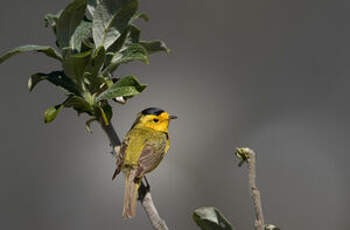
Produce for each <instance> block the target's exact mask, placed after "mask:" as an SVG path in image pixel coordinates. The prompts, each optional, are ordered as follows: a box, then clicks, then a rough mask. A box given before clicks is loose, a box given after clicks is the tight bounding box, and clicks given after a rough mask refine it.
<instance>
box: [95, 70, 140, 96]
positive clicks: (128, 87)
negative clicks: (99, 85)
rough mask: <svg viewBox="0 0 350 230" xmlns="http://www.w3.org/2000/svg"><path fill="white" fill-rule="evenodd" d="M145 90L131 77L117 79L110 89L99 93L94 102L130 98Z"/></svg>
mask: <svg viewBox="0 0 350 230" xmlns="http://www.w3.org/2000/svg"><path fill="white" fill-rule="evenodd" d="M145 88H146V85H142V84H140V83H139V81H138V80H137V79H136V78H135V77H134V76H132V75H130V76H126V77H123V78H121V79H119V80H118V81H117V82H116V83H114V84H113V85H112V87H111V88H109V89H107V90H105V91H104V92H103V93H101V94H100V95H99V96H98V97H97V98H96V100H97V101H101V100H105V99H113V98H116V97H132V96H135V95H137V94H139V93H141V92H142V91H143V90H144V89H145Z"/></svg>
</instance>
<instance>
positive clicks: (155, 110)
mask: <svg viewBox="0 0 350 230" xmlns="http://www.w3.org/2000/svg"><path fill="white" fill-rule="evenodd" d="M162 113H166V112H165V111H164V110H163V109H160V108H157V107H150V108H147V109H144V110H142V111H141V114H142V115H156V116H159V115H161V114H162ZM166 114H167V115H166V116H167V119H169V120H171V119H176V118H177V116H175V115H169V114H168V113H166Z"/></svg>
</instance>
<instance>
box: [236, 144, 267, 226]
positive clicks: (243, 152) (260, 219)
mask: <svg viewBox="0 0 350 230" xmlns="http://www.w3.org/2000/svg"><path fill="white" fill-rule="evenodd" d="M235 154H236V156H237V157H238V158H240V159H241V160H242V161H241V163H240V164H242V162H247V163H248V168H249V187H250V191H251V196H252V199H253V202H254V208H255V215H256V220H255V229H256V230H264V228H265V224H264V215H263V211H262V205H261V197H260V191H259V190H258V188H257V187H256V182H255V178H256V169H255V167H256V161H255V159H256V158H255V157H256V155H255V152H254V151H253V150H252V149H250V148H237V150H236V153H235Z"/></svg>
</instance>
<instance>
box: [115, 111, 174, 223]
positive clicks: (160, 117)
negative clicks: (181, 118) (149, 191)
mask: <svg viewBox="0 0 350 230" xmlns="http://www.w3.org/2000/svg"><path fill="white" fill-rule="evenodd" d="M176 118H177V116H175V115H170V114H169V113H167V112H165V111H164V110H163V109H160V108H156V107H151V108H147V109H144V110H142V111H141V112H140V113H138V114H137V117H136V120H135V122H134V123H133V125H132V126H131V128H130V130H129V131H128V133H127V134H126V135H125V138H124V140H123V142H122V144H121V147H120V150H119V153H118V156H117V168H116V170H115V172H114V174H113V176H112V180H114V179H115V178H116V176H117V175H118V174H119V173H120V172H124V174H125V175H126V183H125V193H124V205H123V216H124V218H125V219H130V218H133V217H134V216H135V213H136V199H137V193H138V189H139V187H140V185H141V181H142V179H143V178H144V176H145V174H147V173H149V172H151V171H153V170H154V169H155V168H157V166H158V165H159V163H160V162H161V161H162V159H163V158H164V155H165V153H166V152H167V151H168V149H169V146H170V140H169V134H168V127H169V123H170V120H172V119H176Z"/></svg>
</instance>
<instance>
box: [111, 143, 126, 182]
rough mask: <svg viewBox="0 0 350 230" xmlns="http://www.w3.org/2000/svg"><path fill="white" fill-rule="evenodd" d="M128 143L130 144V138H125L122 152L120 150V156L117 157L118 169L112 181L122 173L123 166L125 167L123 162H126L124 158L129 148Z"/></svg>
mask: <svg viewBox="0 0 350 230" xmlns="http://www.w3.org/2000/svg"><path fill="white" fill-rule="evenodd" d="M128 143H129V138H128V137H127V138H125V139H124V141H123V143H122V145H121V147H120V150H119V153H118V156H117V168H116V170H115V171H114V174H113V176H112V180H113V179H114V178H115V177H116V176H117V175H118V174H119V173H120V171H121V170H122V165H123V162H124V156H125V152H126V149H127V148H128Z"/></svg>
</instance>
